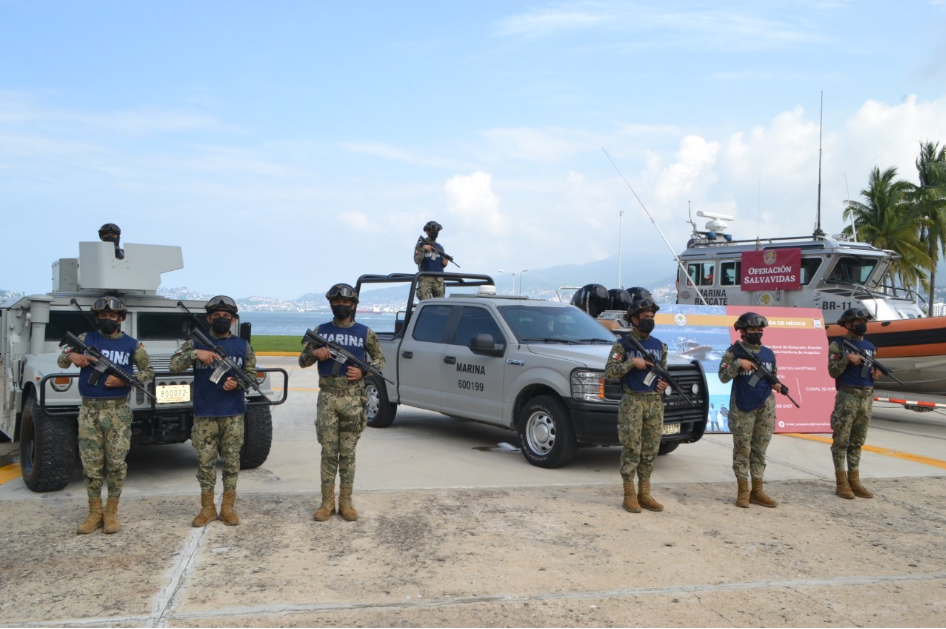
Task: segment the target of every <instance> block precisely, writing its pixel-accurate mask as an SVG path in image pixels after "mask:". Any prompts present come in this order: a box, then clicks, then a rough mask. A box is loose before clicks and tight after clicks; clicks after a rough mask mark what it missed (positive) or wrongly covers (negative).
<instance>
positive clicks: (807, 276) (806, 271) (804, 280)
mask: <svg viewBox="0 0 946 629" xmlns="http://www.w3.org/2000/svg"><path fill="white" fill-rule="evenodd" d="M820 268H821V258H802V259H801V285H802V286H808V285H809V284H811V280H812V279H814V277H815V273H817V272H818V269H820Z"/></svg>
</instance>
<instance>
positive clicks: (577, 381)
mask: <svg viewBox="0 0 946 629" xmlns="http://www.w3.org/2000/svg"><path fill="white" fill-rule="evenodd" d="M571 381H572V397H573V398H575V399H576V400H583V401H585V402H605V401H606V399H605V397H604V382H605V380H604V372H603V371H595V370H591V369H576V370H575V371H573V372H572V377H571Z"/></svg>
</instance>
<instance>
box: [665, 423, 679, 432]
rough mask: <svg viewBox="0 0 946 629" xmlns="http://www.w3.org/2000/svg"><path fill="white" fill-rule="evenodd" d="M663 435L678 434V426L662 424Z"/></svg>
mask: <svg viewBox="0 0 946 629" xmlns="http://www.w3.org/2000/svg"><path fill="white" fill-rule="evenodd" d="M664 434H665V435H678V434H680V424H664Z"/></svg>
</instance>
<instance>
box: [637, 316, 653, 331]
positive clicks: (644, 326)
mask: <svg viewBox="0 0 946 629" xmlns="http://www.w3.org/2000/svg"><path fill="white" fill-rule="evenodd" d="M654 325H656V324H655V323H654V320H653V319H641V320H640V324H639V325H638V326H637V329H638V330H640V331H641V332H643V333H644V334H650V333H651V332H653V331H654Z"/></svg>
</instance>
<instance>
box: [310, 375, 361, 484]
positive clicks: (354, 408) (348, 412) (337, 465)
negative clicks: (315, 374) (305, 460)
mask: <svg viewBox="0 0 946 629" xmlns="http://www.w3.org/2000/svg"><path fill="white" fill-rule="evenodd" d="M366 403H367V398H366V397H365V392H364V388H363V387H344V388H339V389H334V388H329V387H322V389H321V391H320V392H319V402H318V411H317V412H318V415H317V417H316V420H315V432H316V436H317V437H318V439H319V443H320V444H322V484H323V485H332V486H333V487H334V486H335V475H336V474H338V477H339V482H340V483H341V484H342V485H352V484H353V483H354V482H355V446H356V445H358V439H359V438H360V437H361V433H362V432H363V431H364V429H365V427H366V426H367V425H368V415H367V414H366V413H365V404H366Z"/></svg>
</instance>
